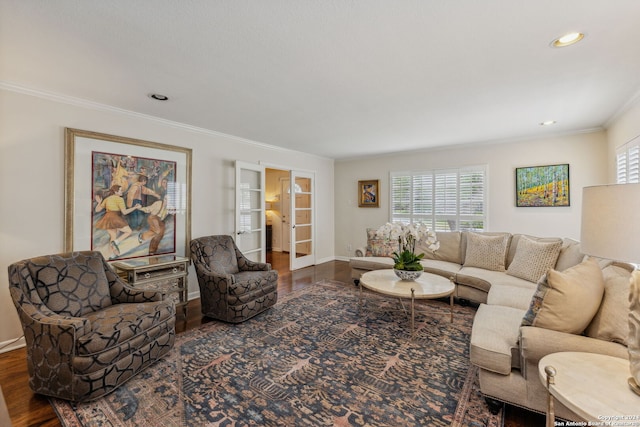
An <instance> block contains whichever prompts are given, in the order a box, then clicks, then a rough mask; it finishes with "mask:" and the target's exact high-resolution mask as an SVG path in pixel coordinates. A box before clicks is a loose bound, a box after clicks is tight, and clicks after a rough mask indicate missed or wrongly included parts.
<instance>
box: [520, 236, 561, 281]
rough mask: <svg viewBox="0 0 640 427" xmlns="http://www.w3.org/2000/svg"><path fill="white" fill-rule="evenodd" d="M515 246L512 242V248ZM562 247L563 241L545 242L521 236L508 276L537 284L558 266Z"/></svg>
mask: <svg viewBox="0 0 640 427" xmlns="http://www.w3.org/2000/svg"><path fill="white" fill-rule="evenodd" d="M513 245H514V243H513V242H512V244H511V246H513ZM561 247H562V240H561V239H553V240H551V241H545V240H540V239H535V240H534V239H533V238H530V237H528V236H520V238H519V239H518V242H517V250H516V253H515V256H514V257H513V261H512V262H511V264H510V265H509V268H508V269H507V274H509V275H511V276H515V277H519V278H521V279H525V280H528V281H530V282H534V283H536V282H537V281H538V280H540V278H541V277H542V276H544V274H545V273H546V272H547V270H549V269H550V268H553V267H554V266H555V265H556V261H557V260H558V255H559V254H560V249H561Z"/></svg>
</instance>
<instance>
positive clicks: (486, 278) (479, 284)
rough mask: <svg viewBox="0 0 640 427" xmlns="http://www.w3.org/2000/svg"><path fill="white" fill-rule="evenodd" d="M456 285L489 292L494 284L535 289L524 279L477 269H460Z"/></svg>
mask: <svg viewBox="0 0 640 427" xmlns="http://www.w3.org/2000/svg"><path fill="white" fill-rule="evenodd" d="M456 283H458V284H460V285H465V286H470V287H472V288H476V289H480V290H482V291H484V292H489V289H491V286H492V285H493V284H496V283H501V284H505V285H512V286H521V287H535V285H534V284H533V283H531V282H529V281H526V280H524V279H520V278H518V277H513V276H509V275H506V274H504V272H500V271H492V270H485V269H484V268H478V267H462V268H461V269H460V271H459V272H458V274H456Z"/></svg>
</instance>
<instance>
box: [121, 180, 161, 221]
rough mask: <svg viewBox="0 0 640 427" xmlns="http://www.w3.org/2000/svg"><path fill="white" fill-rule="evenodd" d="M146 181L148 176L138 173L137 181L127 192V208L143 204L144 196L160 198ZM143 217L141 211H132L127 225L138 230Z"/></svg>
mask: <svg viewBox="0 0 640 427" xmlns="http://www.w3.org/2000/svg"><path fill="white" fill-rule="evenodd" d="M148 181H149V178H147V176H146V175H139V176H138V181H136V182H135V183H134V184H133V185H131V187H129V191H128V192H127V208H131V207H133V206H135V205H142V206H144V205H145V203H144V201H143V197H144V196H153V197H155V198H156V199H158V200H160V199H161V197H160V195H159V194H158V193H156V192H155V191H153V190H152V189H150V188H149V187H147V182H148ZM144 217H145V214H144V213H143V212H142V211H135V212H132V213H131V216H130V218H129V225H130V226H131V228H132V229H134V230H140V227H142V223H143V222H144Z"/></svg>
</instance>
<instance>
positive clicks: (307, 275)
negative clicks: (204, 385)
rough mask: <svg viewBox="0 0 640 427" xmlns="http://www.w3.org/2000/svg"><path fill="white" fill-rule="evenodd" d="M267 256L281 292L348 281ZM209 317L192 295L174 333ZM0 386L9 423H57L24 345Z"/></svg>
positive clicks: (533, 418)
mask: <svg viewBox="0 0 640 427" xmlns="http://www.w3.org/2000/svg"><path fill="white" fill-rule="evenodd" d="M267 260H268V261H269V262H271V263H272V265H273V268H275V269H276V270H278V273H279V277H278V292H279V294H281V295H284V294H286V293H288V292H292V291H294V290H297V289H301V288H304V287H305V286H309V285H311V284H313V283H315V282H317V281H319V280H322V279H329V280H339V281H341V282H345V283H352V282H351V270H350V268H349V263H348V262H344V261H332V262H327V263H324V264H320V265H316V266H313V267H307V268H304V269H301V270H296V271H290V270H289V259H288V254H284V253H278V252H273V253H269V256H268V259H267ZM210 321H214V320H210V319H207V318H203V317H202V315H201V314H200V300H199V299H196V300H193V301H190V302H189V306H188V310H187V316H186V319H185V318H183V317H179V318H178V319H177V322H176V330H177V332H178V333H180V332H184V331H186V330H190V329H194V328H198V327H199V326H200V325H202V324H204V323H207V322H210ZM0 387H2V391H3V393H4V398H5V400H6V403H7V408H8V410H9V416H10V417H11V423H12V424H13V427H26V426H41V427H54V426H55V427H60V422H59V421H58V417H57V416H56V414H55V412H54V411H53V409H52V407H51V405H50V404H49V401H48V400H47V398H46V397H42V396H39V395H35V394H34V393H33V392H31V390H30V389H29V386H28V374H27V365H26V352H25V349H24V348H21V349H18V350H13V351H10V352H6V353H3V354H0ZM544 425H545V419H544V416H542V415H540V414H536V413H533V412H529V411H525V410H523V409H520V408H515V407H512V406H507V408H506V417H505V427H538V426H544ZM0 427H4V426H0Z"/></svg>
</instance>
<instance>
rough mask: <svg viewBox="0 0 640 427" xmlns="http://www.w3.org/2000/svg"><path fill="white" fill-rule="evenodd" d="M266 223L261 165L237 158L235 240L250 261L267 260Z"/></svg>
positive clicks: (262, 169)
mask: <svg viewBox="0 0 640 427" xmlns="http://www.w3.org/2000/svg"><path fill="white" fill-rule="evenodd" d="M265 222H266V221H265V210H264V167H263V166H260V165H256V164H252V163H245V162H240V161H237V162H236V227H235V228H236V229H235V241H236V245H237V246H238V249H240V251H241V252H242V253H243V254H244V255H245V256H246V257H247V258H249V259H250V260H252V261H257V262H264V261H265V260H266V249H265V242H266V240H265V235H266V224H265Z"/></svg>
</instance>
